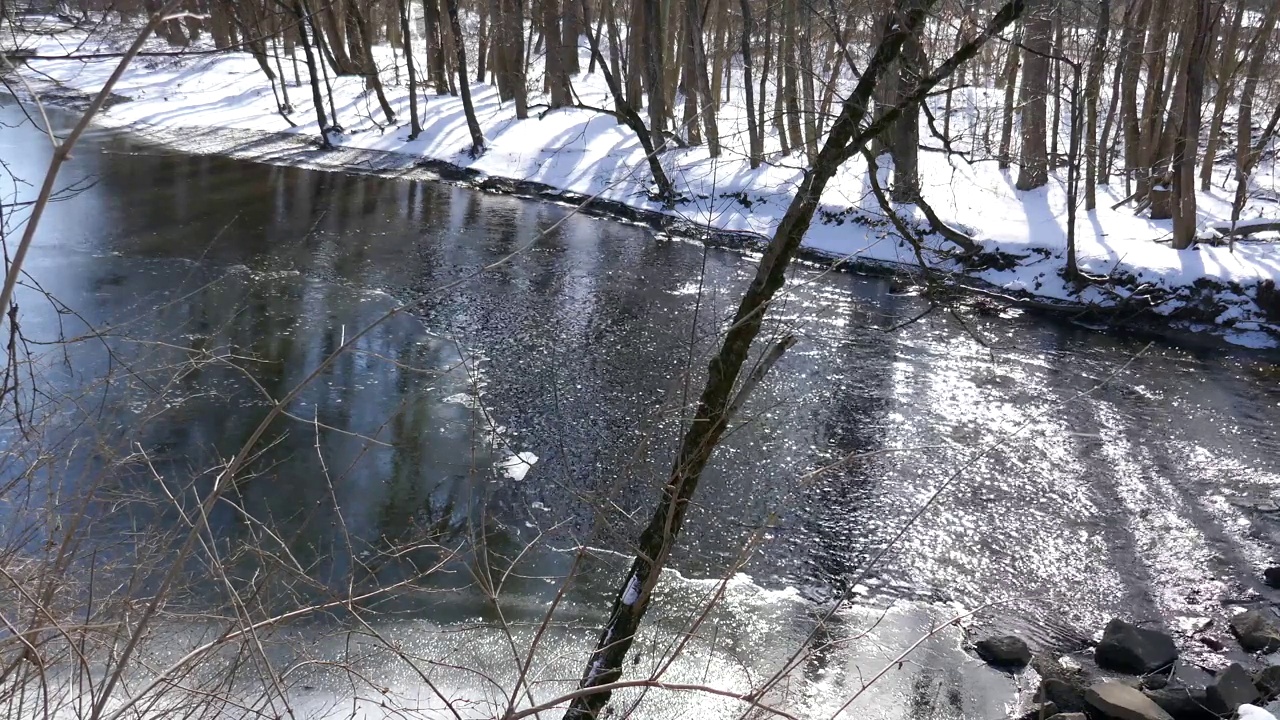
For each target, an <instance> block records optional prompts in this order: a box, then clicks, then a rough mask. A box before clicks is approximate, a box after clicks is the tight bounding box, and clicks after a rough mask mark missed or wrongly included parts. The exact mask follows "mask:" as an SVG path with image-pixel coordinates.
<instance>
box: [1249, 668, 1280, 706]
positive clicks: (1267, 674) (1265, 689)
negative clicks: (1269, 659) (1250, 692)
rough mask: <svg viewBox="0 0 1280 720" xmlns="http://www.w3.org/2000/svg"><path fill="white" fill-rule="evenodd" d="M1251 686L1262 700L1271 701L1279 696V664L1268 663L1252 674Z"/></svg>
mask: <svg viewBox="0 0 1280 720" xmlns="http://www.w3.org/2000/svg"><path fill="white" fill-rule="evenodd" d="M1253 686H1254V687H1256V688H1258V694H1259V695H1261V696H1262V700H1263V702H1271V701H1272V700H1275V699H1276V697H1277V696H1280V665H1268V666H1266V667H1264V668H1262V669H1261V670H1259V671H1258V672H1256V673H1254V674H1253Z"/></svg>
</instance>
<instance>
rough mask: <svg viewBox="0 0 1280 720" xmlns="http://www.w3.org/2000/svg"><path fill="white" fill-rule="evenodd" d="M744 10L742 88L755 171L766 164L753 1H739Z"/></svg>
mask: <svg viewBox="0 0 1280 720" xmlns="http://www.w3.org/2000/svg"><path fill="white" fill-rule="evenodd" d="M738 4H739V6H740V7H741V8H742V87H743V94H744V96H745V97H746V105H747V107H746V111H747V144H748V146H749V147H748V152H749V153H750V161H751V169H752V170H755V169H756V168H758V167H760V163H762V162H764V138H763V137H761V134H760V124H759V123H758V122H757V121H756V111H755V98H754V97H752V95H753V94H754V88H753V87H752V86H751V30H752V22H751V0H738Z"/></svg>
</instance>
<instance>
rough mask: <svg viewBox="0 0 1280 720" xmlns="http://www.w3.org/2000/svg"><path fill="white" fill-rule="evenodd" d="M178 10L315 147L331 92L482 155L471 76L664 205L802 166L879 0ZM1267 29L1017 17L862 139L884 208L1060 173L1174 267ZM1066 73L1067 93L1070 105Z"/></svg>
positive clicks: (1035, 184)
mask: <svg viewBox="0 0 1280 720" xmlns="http://www.w3.org/2000/svg"><path fill="white" fill-rule="evenodd" d="M64 5H67V4H64ZM69 5H71V6H72V7H68V8H67V10H66V12H67V13H68V14H76V13H79V14H81V15H82V16H84V17H88V16H89V15H90V14H92V13H94V12H100V11H105V10H108V9H110V10H111V16H112V17H113V18H114V19H115V20H116V21H117V22H128V21H129V20H130V19H131V18H141V17H142V14H144V13H146V12H150V11H154V10H155V9H156V8H157V7H158V4H157V3H156V2H151V0H147V1H146V2H132V3H131V2H117V3H103V2H88V1H84V2H80V3H70V4H69ZM912 7H914V6H913V5H911V4H910V3H909V4H908V9H911V8H912ZM19 9H20V8H18V7H17V6H16V5H14V4H12V3H10V4H9V6H8V12H10V13H13V12H17V11H18V10H19ZM32 9H35V8H32ZM182 9H183V10H184V11H185V12H182V13H181V14H180V18H176V19H170V20H168V21H166V22H164V23H163V24H162V26H161V28H160V30H159V35H160V36H161V37H162V38H163V39H164V40H165V42H166V43H167V44H169V45H170V46H172V47H174V48H176V49H182V48H191V47H192V46H193V43H196V44H200V43H202V42H203V43H205V44H206V45H208V44H211V45H212V47H213V48H214V49H217V50H226V51H243V52H247V53H249V54H251V55H252V56H253V57H254V59H255V60H256V61H257V63H258V66H259V67H260V69H261V72H262V76H263V80H264V81H265V82H267V83H269V84H270V86H271V88H272V90H273V92H274V93H275V94H276V98H277V103H278V106H279V113H280V115H281V116H283V117H285V118H286V119H288V120H289V122H290V123H291V124H292V123H295V122H296V118H294V117H293V116H294V115H296V110H295V108H294V107H293V105H292V103H291V102H290V88H291V86H294V87H295V89H294V91H293V92H294V94H295V95H296V94H297V93H298V92H308V91H307V90H305V89H303V88H301V87H300V86H309V87H310V91H309V94H310V95H311V96H312V98H313V104H314V107H315V114H316V117H317V119H318V121H319V124H320V126H321V127H323V128H326V131H325V132H323V133H322V135H323V137H322V138H321V142H322V143H325V144H327V143H328V142H329V141H330V138H329V134H330V131H333V130H336V131H341V130H342V128H343V125H342V119H341V117H340V113H339V108H338V107H336V106H335V104H334V101H333V93H332V90H331V89H330V87H331V85H332V83H333V82H334V81H335V79H336V78H338V77H342V76H355V77H359V78H362V79H363V80H364V83H365V87H366V91H367V92H368V93H369V94H370V95H371V97H373V98H375V99H376V101H377V104H378V106H379V109H380V113H381V115H382V116H383V117H382V118H381V119H380V122H383V123H387V124H396V123H405V122H406V121H408V123H409V124H410V125H411V136H410V137H411V138H412V137H416V136H417V135H418V133H419V129H418V128H419V126H420V120H419V118H429V117H430V114H431V112H432V110H431V101H430V98H431V97H432V96H438V95H449V96H455V97H460V98H461V99H462V101H463V104H464V106H465V121H466V124H467V126H468V128H469V132H470V136H471V152H472V154H473V155H475V156H478V155H479V154H481V153H483V151H484V149H485V146H486V139H485V138H484V137H483V131H482V130H481V127H480V123H479V122H478V121H477V117H476V111H475V108H474V107H473V104H472V102H471V95H472V88H471V86H470V84H471V82H472V81H471V78H473V77H474V81H475V82H477V83H484V84H490V85H492V86H494V87H496V88H497V91H498V94H499V97H500V98H501V100H502V102H504V103H510V104H511V107H512V109H513V111H514V115H515V117H516V118H517V119H524V118H528V117H530V115H531V113H543V112H546V111H548V110H550V111H554V110H557V109H560V108H568V107H587V108H590V109H593V110H595V111H598V112H607V113H610V114H612V115H613V116H614V118H615V119H616V121H617V122H619V123H621V124H624V125H626V126H627V127H628V128H629V129H630V130H632V131H633V132H634V133H635V134H636V136H637V137H638V138H640V140H641V142H642V143H643V144H644V146H645V153H646V156H647V157H648V158H649V160H650V162H649V163H648V164H649V167H650V171H651V175H652V178H651V179H652V181H653V182H654V183H655V186H656V192H657V196H659V197H661V198H663V199H664V200H666V201H667V202H671V201H673V200H675V199H676V196H677V195H679V194H680V193H679V191H678V190H677V189H676V188H674V187H673V186H672V182H671V180H670V179H669V178H667V177H666V176H665V172H664V171H663V169H662V156H663V154H664V153H666V152H667V151H668V150H671V149H680V148H691V147H700V148H703V149H704V150H705V152H706V153H707V155H708V156H709V157H710V158H712V159H716V158H721V157H725V159H728V160H732V159H735V158H745V159H747V160H748V161H749V163H750V165H751V167H752V168H756V167H759V166H760V165H761V164H762V163H764V162H766V160H768V161H769V162H785V163H793V162H796V161H797V160H798V161H799V162H801V163H802V164H810V163H812V162H813V161H814V160H816V158H817V152H818V148H819V147H820V145H821V144H822V140H823V138H824V137H825V135H826V134H827V133H828V132H829V129H830V126H831V125H832V122H833V121H834V119H835V115H836V107H837V105H838V99H839V98H841V97H843V96H845V95H847V94H848V93H849V92H850V91H851V89H852V87H853V85H854V84H855V83H856V82H857V81H858V80H859V78H860V77H861V74H862V72H863V67H862V65H863V64H865V63H866V62H868V61H869V59H870V56H871V54H872V52H873V51H874V47H875V45H876V37H877V32H878V30H877V28H878V24H879V20H880V19H882V18H885V17H888V16H889V15H890V14H891V13H892V12H894V10H893V7H891V5H890V3H888V2H886V1H885V0H855V1H853V2H841V3H837V2H825V3H824V2H816V1H814V0H782V1H781V2H764V1H761V0H739V1H738V2H728V1H727V0H702V1H701V2H699V1H698V0H688V1H685V0H665V1H664V0H634V1H633V2H631V3H630V4H629V5H622V6H615V5H610V4H607V3H596V2H593V1H592V0H529V1H526V0H491V1H489V2H485V1H479V2H477V1H476V0H456V2H455V1H453V0H445V2H443V3H441V2H440V0H422V2H421V3H415V2H413V1H412V0H252V1H248V2H229V1H226V0H199V1H197V0H186V2H184V3H182ZM995 9H996V8H995V7H994V6H993V5H992V4H991V3H989V2H980V1H977V0H949V1H948V2H940V3H937V4H932V5H930V8H929V11H928V15H927V19H926V20H925V22H924V23H922V25H921V27H920V29H919V31H918V32H917V33H915V34H914V35H912V36H911V37H909V38H907V39H906V44H905V49H904V51H903V52H902V54H901V56H900V57H899V58H898V59H897V60H896V61H895V63H894V67H893V69H892V71H891V72H890V73H889V75H888V76H887V77H886V79H885V82H883V83H881V84H880V85H879V86H878V87H877V90H876V93H875V97H874V102H875V103H876V104H877V105H879V106H888V105H893V104H895V103H898V102H900V101H901V99H902V98H904V97H907V96H909V95H910V94H911V92H912V90H913V88H914V87H915V86H916V83H917V81H918V78H919V77H920V76H921V75H922V74H923V73H925V72H927V69H928V67H929V62H930V60H931V59H934V58H939V57H945V56H946V55H947V54H949V53H950V52H951V51H953V50H954V49H955V48H956V47H959V46H960V45H961V44H963V43H964V42H965V41H967V40H968V39H969V38H970V37H971V36H972V35H973V34H974V33H975V31H976V28H977V27H978V26H979V25H980V24H981V17H982V16H983V14H990V13H991V12H994V10H995ZM1278 12H1280V11H1278V10H1277V8H1276V5H1275V4H1274V3H1267V2H1263V0H1208V1H1207V2H1199V0H1127V1H1123V2H1114V0H1034V1H1033V2H1031V3H1029V5H1028V8H1027V12H1026V14H1025V17H1024V18H1022V19H1021V20H1019V22H1018V23H1017V24H1016V26H1014V27H1011V28H1010V29H1009V30H1008V31H1007V32H1005V33H1003V34H1002V35H1001V36H1000V37H998V38H996V41H995V42H994V43H992V45H991V46H990V47H988V48H986V49H984V50H983V52H982V53H980V54H979V55H978V57H976V58H975V60H974V61H973V62H972V63H970V64H969V66H967V67H965V68H963V69H962V70H961V72H960V73H958V74H957V76H956V77H955V78H952V79H950V80H948V81H947V83H945V84H944V87H942V88H940V89H939V91H938V92H937V93H935V94H934V95H932V96H929V97H927V98H925V99H924V102H922V103H920V104H919V107H912V106H908V107H904V108H903V109H902V117H901V119H900V120H899V121H898V122H895V123H894V124H893V125H892V127H890V128H888V131H887V132H885V133H883V134H882V135H880V136H878V137H876V138H873V144H874V147H875V150H876V152H877V153H880V152H888V153H889V154H890V155H891V156H892V159H893V161H894V162H893V178H892V182H891V184H890V185H891V187H890V193H891V196H892V199H893V201H894V202H895V203H911V202H913V201H915V200H916V199H919V198H920V192H919V187H918V186H919V179H918V164H919V161H918V159H917V158H918V154H919V152H920V151H921V150H924V151H927V152H944V153H948V154H950V153H955V154H957V155H960V156H962V157H963V158H964V159H965V161H967V162H970V163H974V162H984V161H990V162H996V163H998V164H999V165H1000V166H1001V167H1011V166H1015V165H1016V168H1015V169H1016V186H1017V188H1018V189H1019V190H1022V191H1031V190H1035V189H1037V188H1040V187H1043V186H1044V185H1045V184H1046V183H1048V182H1049V180H1050V177H1051V176H1053V175H1054V174H1055V173H1058V172H1060V171H1061V172H1063V177H1065V176H1066V174H1069V173H1068V172H1067V171H1068V170H1071V171H1072V172H1074V174H1075V177H1076V179H1075V180H1073V181H1072V185H1073V187H1074V188H1076V190H1075V193H1074V194H1075V195H1076V196H1078V197H1081V198H1083V204H1084V206H1085V210H1086V211H1089V210H1093V209H1094V208H1095V207H1096V205H1097V192H1096V188H1097V186H1098V185H1099V184H1103V185H1110V184H1112V183H1118V184H1120V185H1123V193H1122V195H1123V196H1124V197H1125V198H1126V203H1127V204H1128V206H1129V207H1131V208H1132V209H1133V211H1134V212H1136V213H1139V214H1142V215H1144V216H1149V217H1150V218H1152V219H1165V218H1172V219H1173V221H1174V231H1173V237H1172V243H1173V246H1174V247H1176V248H1185V247H1189V246H1190V245H1191V243H1192V242H1193V241H1194V240H1195V239H1196V238H1197V236H1198V234H1200V233H1201V231H1202V230H1203V225H1204V224H1203V223H1198V222H1197V208H1196V192H1197V189H1199V191H1201V192H1204V191H1208V190H1210V189H1211V188H1214V187H1220V188H1227V187H1228V186H1230V188H1229V190H1230V191H1231V192H1232V193H1233V194H1234V195H1235V196H1236V197H1235V199H1234V200H1233V203H1232V204H1233V207H1234V208H1235V212H1234V213H1233V219H1234V220H1237V221H1238V220H1239V219H1240V210H1241V208H1242V205H1243V203H1244V202H1245V201H1246V200H1247V198H1248V197H1249V195H1250V193H1251V190H1250V176H1251V174H1252V173H1253V172H1254V170H1255V169H1256V167H1257V164H1258V162H1259V161H1260V160H1263V159H1264V156H1266V153H1267V145H1268V142H1269V141H1270V139H1271V136H1273V135H1274V132H1275V131H1274V128H1272V129H1270V130H1268V127H1269V126H1274V123H1268V122H1266V120H1267V119H1268V118H1270V117H1271V116H1273V115H1275V110H1276V108H1278V107H1280V94H1278V93H1277V85H1276V82H1275V80H1276V77H1277V67H1278V63H1280V58H1278V57H1277V53H1276V51H1275V49H1274V48H1275V43H1274V42H1273V36H1274V34H1275V30H1276V21H1277V17H1276V16H1277V14H1278ZM379 48H390V53H389V54H387V53H383V52H381V51H380V50H379ZM300 67H301V70H300V69H299V68H300ZM290 68H291V72H290ZM592 75H603V76H604V80H605V86H606V87H607V88H609V93H610V95H611V97H612V102H611V107H607V108H606V107H595V106H594V105H592V104H590V103H584V102H583V100H582V96H581V92H580V88H579V87H576V86H577V85H580V84H581V83H582V82H583V79H584V78H585V77H589V76H592ZM1076 75H1079V76H1081V77H1082V78H1083V83H1082V87H1075V88H1073V87H1072V82H1073V80H1072V78H1073V77H1075V76H1076ZM386 83H392V84H394V85H396V86H399V87H403V86H407V88H408V93H409V100H408V103H407V108H405V107H401V108H400V109H399V112H398V113H397V110H396V109H395V108H393V107H392V106H391V103H389V102H388V100H387V97H386V92H385V84H386ZM1077 85H1081V83H1077ZM1075 105H1081V107H1080V108H1076V107H1075ZM921 110H923V112H924V115H925V117H924V118H923V119H922V117H921ZM398 115H405V116H407V117H398ZM1015 130H1016V132H1015ZM726 138H727V143H726V140H725V139H726ZM1073 145H1076V146H1078V148H1079V150H1078V152H1076V153H1074V155H1073V154H1072V153H1071V152H1070V148H1071V147H1072V146H1073ZM726 152H727V153H728V155H727V156H725V155H724V154H725V153H726ZM784 158H796V160H784ZM1068 165H1075V166H1076V167H1073V168H1067V167H1066V166H1068ZM1218 219H1219V220H1224V219H1225V218H1218ZM1068 273H1070V271H1068Z"/></svg>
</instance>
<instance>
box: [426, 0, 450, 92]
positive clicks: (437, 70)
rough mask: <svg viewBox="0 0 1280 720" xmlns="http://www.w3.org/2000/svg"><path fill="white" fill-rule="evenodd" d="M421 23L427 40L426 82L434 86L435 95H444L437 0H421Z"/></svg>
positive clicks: (444, 85) (444, 81)
mask: <svg viewBox="0 0 1280 720" xmlns="http://www.w3.org/2000/svg"><path fill="white" fill-rule="evenodd" d="M422 24H423V32H424V34H425V35H426V41H427V82H429V83H431V84H432V85H434V86H435V88H436V94H437V95H446V94H448V92H449V83H448V81H447V80H446V79H445V69H444V37H443V36H442V35H441V33H440V30H441V28H440V4H439V0H422Z"/></svg>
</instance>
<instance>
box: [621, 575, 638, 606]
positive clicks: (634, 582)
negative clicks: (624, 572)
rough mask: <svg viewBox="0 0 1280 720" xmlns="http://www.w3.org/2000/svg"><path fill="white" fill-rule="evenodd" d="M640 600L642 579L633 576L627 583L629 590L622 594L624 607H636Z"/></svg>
mask: <svg viewBox="0 0 1280 720" xmlns="http://www.w3.org/2000/svg"><path fill="white" fill-rule="evenodd" d="M639 599H640V578H639V577H637V576H635V575H632V576H631V579H629V580H628V581H627V589H626V590H625V591H624V592H623V593H622V604H623V605H635V604H636V600H639Z"/></svg>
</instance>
